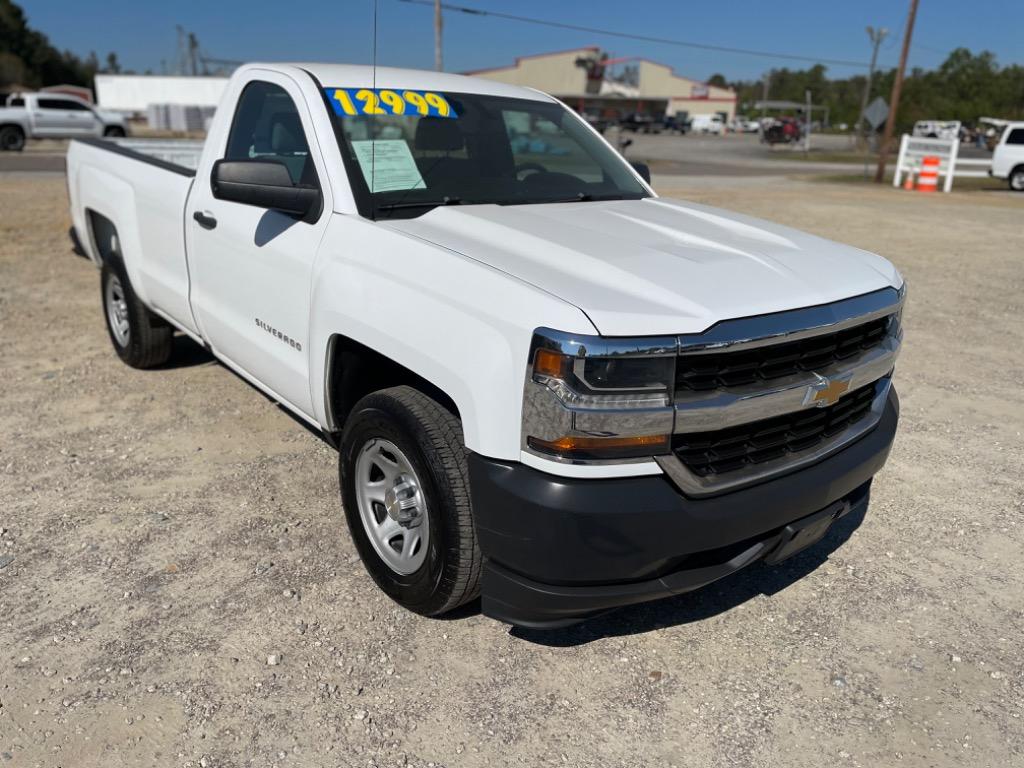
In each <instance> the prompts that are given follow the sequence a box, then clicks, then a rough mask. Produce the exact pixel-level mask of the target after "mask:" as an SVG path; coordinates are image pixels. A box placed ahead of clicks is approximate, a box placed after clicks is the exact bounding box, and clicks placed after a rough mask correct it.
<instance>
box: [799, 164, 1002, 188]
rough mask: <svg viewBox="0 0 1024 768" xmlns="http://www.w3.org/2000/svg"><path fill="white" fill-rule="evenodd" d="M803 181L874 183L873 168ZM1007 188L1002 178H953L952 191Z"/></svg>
mask: <svg viewBox="0 0 1024 768" xmlns="http://www.w3.org/2000/svg"><path fill="white" fill-rule="evenodd" d="M800 178H801V180H803V181H819V182H825V183H829V184H874V181H875V169H874V167H873V166H872V167H871V168H870V169H869V173H868V175H867V177H865V176H864V174H863V173H832V174H815V175H814V176H801V177H800ZM944 181H945V179H944V178H940V179H939V191H940V192H941V191H942V184H943V182H944ZM885 183H886V184H887V185H889V186H890V187H891V186H892V173H891V172H888V171H887V172H886V174H885ZM1005 189H1007V186H1006V182H1005V181H1003V180H1002V179H976V178H969V179H959V180H956V179H954V180H953V191H954V192H978V191H991V190H1005Z"/></svg>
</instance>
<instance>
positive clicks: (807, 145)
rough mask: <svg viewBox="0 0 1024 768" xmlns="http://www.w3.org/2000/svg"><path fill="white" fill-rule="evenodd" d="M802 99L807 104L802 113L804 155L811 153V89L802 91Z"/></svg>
mask: <svg viewBox="0 0 1024 768" xmlns="http://www.w3.org/2000/svg"><path fill="white" fill-rule="evenodd" d="M804 99H805V100H806V102H807V106H806V107H805V109H806V110H807V111H806V112H805V113H804V154H805V155H806V154H807V153H808V152H810V151H811V89H810V88H808V89H807V90H806V91H804Z"/></svg>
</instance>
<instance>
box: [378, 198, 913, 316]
mask: <svg viewBox="0 0 1024 768" xmlns="http://www.w3.org/2000/svg"><path fill="white" fill-rule="evenodd" d="M381 224H382V225H383V226H386V227H389V228H391V229H394V230H398V231H401V232H404V233H406V234H408V235H412V236H413V237H417V238H420V239H422V240H426V241H428V242H430V243H434V244H436V245H438V246H441V247H443V248H446V249H449V250H451V251H455V252H457V253H459V254H462V255H463V256H465V257H467V258H471V259H474V260H476V261H479V262H482V263H484V264H487V265H489V266H491V267H493V268H494V269H498V270H501V271H502V272H505V273H507V274H509V275H512V276H514V277H516V278H518V279H520V280H523V281H525V282H527V283H530V284H532V285H534V286H536V287H538V288H540V289H542V290H544V291H547V292H549V293H551V294H554V295H555V296H557V297H559V298H561V299H563V300H564V301H567V302H569V303H571V304H573V305H575V306H577V307H579V309H580V310H582V311H583V312H584V313H586V315H587V316H588V317H589V318H590V320H591V322H592V323H593V324H594V326H595V327H596V329H597V331H598V332H599V333H601V334H602V335H606V336H634V335H637V336H639V335H656V334H677V333H700V332H702V331H704V330H706V329H707V328H709V327H711V326H712V325H714V324H715V323H717V322H719V321H721V320H727V319H732V318H738V317H747V316H750V315H760V314H766V313H770V312H781V311H783V310H787V309H798V308H801V307H807V306H813V305H816V304H825V303H828V302H831V301H838V300H840V299H845V298H849V297H851V296H857V295H860V294H863V293H869V292H871V291H875V290H878V289H880V288H884V287H886V286H893V287H898V286H899V285H900V284H901V283H902V279H901V278H900V276H899V273H898V272H897V271H896V269H895V268H894V267H893V266H892V264H890V263H889V262H888V261H886V260H885V259H883V258H881V257H880V256H876V255H874V254H871V253H868V252H866V251H862V250H859V249H857V248H852V247H850V246H845V245H840V244H839V243H834V242H831V241H829V240H825V239H823V238H820V237H815V236H814V235H809V234H807V233H805V232H800V231H798V230H795V229H790V228H788V227H783V226H779V225H776V224H772V223H770V222H766V221H762V220H759V219H755V218H752V217H749V216H743V215H740V214H735V213H730V212H727V211H722V210H719V209H716V208H711V207H708V206H703V205H696V204H692V203H684V202H681V201H676V200H667V199H664V198H646V199H643V200H615V201H608V202H589V203H587V202H583V203H550V204H544V205H508V206H500V205H469V206H458V207H455V206H445V207H438V208H435V209H433V210H431V211H429V212H428V213H426V214H424V215H423V216H420V217H418V218H415V219H402V220H393V221H384V222H381Z"/></svg>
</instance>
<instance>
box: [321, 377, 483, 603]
mask: <svg viewBox="0 0 1024 768" xmlns="http://www.w3.org/2000/svg"><path fill="white" fill-rule="evenodd" d="M466 455H467V451H466V447H465V445H463V442H462V425H461V423H460V422H459V420H458V418H457V417H456V416H454V415H453V414H452V413H450V412H449V411H448V410H446V409H445V408H444V407H443V406H441V405H440V404H439V403H438V402H437V401H435V400H433V399H431V398H430V397H427V396H426V395H424V394H423V393H422V392H419V391H418V390H415V389H413V388H411V387H404V386H403V387H393V388H391V389H385V390H381V391H380V392H375V393H373V394H371V395H367V396H366V397H364V398H363V399H362V400H361V401H359V403H357V404H356V406H355V408H354V409H353V411H352V415H351V416H350V417H349V419H348V421H347V423H346V426H345V432H344V434H343V435H342V438H341V448H340V452H339V474H340V479H341V498H342V504H343V506H344V509H345V517H346V519H347V521H348V527H349V531H350V532H351V534H352V539H353V541H354V542H355V545H356V549H357V550H358V551H359V554H360V556H361V557H362V560H363V564H364V565H365V566H366V570H367V571H368V572H369V574H370V576H371V577H372V578H373V580H374V581H375V582H376V583H377V585H378V586H379V587H380V588H381V589H382V590H384V592H385V593H387V595H388V596H389V597H391V598H392V599H393V600H395V601H396V602H397V603H399V604H400V605H402V606H404V607H405V608H407V609H409V610H410V611H414V612H416V613H420V614H423V615H425V616H436V615H438V614H442V613H445V612H447V611H450V610H452V609H454V608H457V607H458V606H460V605H462V604H463V603H465V602H467V601H469V600H471V599H473V598H474V597H476V595H477V594H478V593H479V583H480V569H481V556H480V550H479V548H478V546H477V542H476V530H475V528H474V525H473V515H472V509H471V506H470V497H469V476H468V467H467V463H466Z"/></svg>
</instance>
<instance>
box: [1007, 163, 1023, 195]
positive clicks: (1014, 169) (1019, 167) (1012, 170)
mask: <svg viewBox="0 0 1024 768" xmlns="http://www.w3.org/2000/svg"><path fill="white" fill-rule="evenodd" d="M1018 171H1019V172H1020V173H1024V163H1017V164H1016V165H1014V166H1013V167H1011V168H1010V171H1009V173H1007V174H1006V183H1007V184H1008V185H1009V187H1010V189H1012V190H1014V191H1015V192H1016V191H1019V190H1016V189H1014V186H1013V176H1014V174H1015V173H1017V172H1018Z"/></svg>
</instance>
